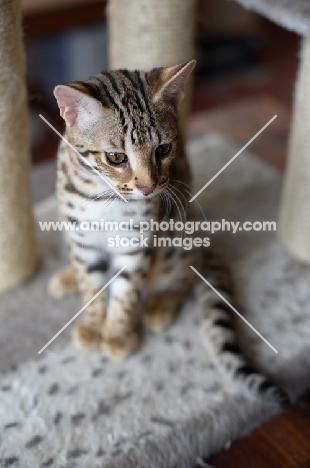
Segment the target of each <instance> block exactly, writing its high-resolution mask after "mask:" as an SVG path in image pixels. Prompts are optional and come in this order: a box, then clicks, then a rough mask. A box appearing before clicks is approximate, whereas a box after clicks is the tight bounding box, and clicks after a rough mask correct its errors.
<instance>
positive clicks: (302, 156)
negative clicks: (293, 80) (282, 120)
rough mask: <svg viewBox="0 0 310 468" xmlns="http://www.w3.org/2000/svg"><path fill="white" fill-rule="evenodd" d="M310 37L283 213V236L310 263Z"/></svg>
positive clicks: (302, 68)
mask: <svg viewBox="0 0 310 468" xmlns="http://www.w3.org/2000/svg"><path fill="white" fill-rule="evenodd" d="M309 76H310V38H305V39H303V41H302V49H301V56H300V70H299V76H298V79H297V85H296V91H295V103H294V113H293V120H292V129H291V139H290V147H289V155H288V166H287V170H286V177H285V184H284V190H283V200H282V208H281V211H280V222H279V237H280V240H281V241H282V243H283V244H284V245H285V246H286V248H287V249H288V250H289V251H290V252H291V253H292V254H293V255H294V256H295V257H297V258H299V259H301V260H304V261H307V262H310V83H309Z"/></svg>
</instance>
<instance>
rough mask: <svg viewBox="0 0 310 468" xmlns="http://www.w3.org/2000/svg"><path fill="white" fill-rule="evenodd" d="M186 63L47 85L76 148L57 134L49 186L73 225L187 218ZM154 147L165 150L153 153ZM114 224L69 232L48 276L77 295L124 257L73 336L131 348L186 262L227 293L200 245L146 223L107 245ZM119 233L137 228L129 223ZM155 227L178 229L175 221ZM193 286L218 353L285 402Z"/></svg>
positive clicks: (170, 308)
mask: <svg viewBox="0 0 310 468" xmlns="http://www.w3.org/2000/svg"><path fill="white" fill-rule="evenodd" d="M194 65H195V62H194V61H191V62H189V63H186V64H182V65H177V66H175V67H171V68H158V69H154V70H152V71H150V72H141V71H128V70H117V71H111V72H102V73H99V74H98V75H96V76H95V77H93V78H91V79H90V80H88V81H86V82H75V83H72V84H70V85H66V86H63V85H61V86H57V87H56V89H55V96H56V99H57V101H58V105H59V108H60V113H61V115H62V117H63V118H64V120H65V121H66V132H65V137H66V138H67V139H68V140H69V142H70V143H71V145H72V146H73V147H74V148H76V149H77V150H78V152H79V155H78V154H76V152H74V151H73V149H71V148H70V147H69V146H67V144H66V143H64V142H62V143H61V145H60V148H59V154H58V181H57V192H58V198H59V206H60V210H61V213H62V215H63V216H64V218H65V219H67V220H71V221H73V222H74V223H76V225H77V226H80V223H82V222H83V221H98V220H100V219H104V220H105V221H119V222H120V221H123V220H128V219H129V218H133V219H134V220H135V222H136V223H139V222H141V221H149V220H150V218H152V219H155V220H161V219H162V218H163V217H166V218H173V219H174V220H175V221H176V220H183V221H184V220H185V216H187V219H190V218H191V213H190V212H189V211H188V210H187V212H186V209H185V201H186V199H188V195H189V192H190V189H189V185H188V184H189V183H190V174H189V166H188V163H187V160H186V157H185V153H184V147H183V142H182V138H181V135H180V131H179V126H178V114H177V108H178V104H179V102H180V101H181V99H182V97H183V93H184V86H185V83H186V80H187V78H188V76H189V74H190V72H191V71H192V69H193V67H194ZM158 148H160V149H161V150H162V148H164V149H165V151H166V150H167V148H168V149H169V151H167V152H166V154H164V157H162V155H161V153H159V149H158ZM115 153H117V155H118V156H119V155H123V156H120V157H122V158H124V160H123V162H121V163H119V164H117V163H113V162H111V160H109V157H111V154H113V155H114V156H115ZM100 176H102V177H103V178H104V179H105V180H108V181H109V184H108V183H106V182H105V180H103V179H102V177H100ZM111 185H112V187H111ZM115 192H116V193H115ZM119 195H121V196H122V197H123V198H124V199H126V200H127V203H126V202H125V201H124V200H122V199H121V198H120V196H119ZM116 234H119V233H117V232H109V233H107V232H94V231H92V232H83V231H81V230H75V231H71V232H68V240H69V245H70V256H71V264H72V266H71V267H69V268H67V269H65V270H64V271H62V272H60V273H58V274H56V275H55V276H54V277H53V278H52V280H51V282H50V292H51V293H52V294H54V295H56V296H63V295H64V294H65V293H66V292H74V291H75V290H79V291H80V292H81V294H82V298H83V302H84V304H86V303H87V302H89V301H90V300H91V299H92V298H93V296H94V295H95V294H96V293H97V292H98V291H99V290H100V289H101V288H102V287H103V286H104V285H105V284H106V283H107V281H108V280H109V279H110V278H111V277H112V276H114V275H115V274H116V273H117V272H118V271H119V270H120V269H121V268H122V267H123V266H124V265H126V267H127V268H126V269H125V270H124V271H123V272H122V273H121V274H120V275H119V276H118V277H117V278H116V279H115V280H114V281H113V282H112V283H111V284H110V286H109V288H107V289H105V290H104V291H103V292H102V293H101V294H100V295H98V297H96V299H94V300H93V301H92V302H91V303H90V304H89V305H88V307H87V308H86V310H85V311H84V313H83V318H82V322H81V323H80V324H79V325H77V326H76V328H75V330H74V339H75V341H76V342H77V343H78V344H79V345H81V346H82V347H84V348H89V347H91V346H98V347H100V348H101V349H102V350H103V352H104V353H106V354H108V355H110V356H113V357H115V358H124V357H126V356H129V355H130V354H131V353H133V352H134V351H135V350H136V349H137V347H138V346H139V344H140V342H141V339H142V336H143V329H144V328H148V329H150V330H153V331H156V332H158V331H160V330H162V329H164V328H165V327H167V326H169V325H170V324H171V323H172V321H173V320H174V318H175V316H176V315H177V312H178V310H179V308H180V307H181V305H182V303H183V301H184V299H185V297H186V296H187V294H188V292H189V290H190V289H191V288H192V286H193V285H194V283H197V282H200V280H199V279H198V278H197V276H196V275H195V273H194V272H193V270H192V269H190V268H189V266H190V265H193V266H195V267H196V268H197V269H200V270H201V271H202V272H204V274H205V275H206V276H207V277H209V278H210V281H211V282H212V283H213V284H214V286H215V287H217V288H218V289H219V290H221V291H222V292H223V291H224V293H225V294H226V295H227V296H228V297H229V300H232V297H231V295H230V292H229V290H228V289H227V287H226V286H225V283H226V276H225V274H223V272H222V268H221V267H220V266H219V264H216V263H214V262H213V260H211V259H209V260H208V257H206V259H204V258H203V255H202V253H201V252H202V251H201V249H192V250H184V249H182V248H171V247H162V248H155V247H152V242H151V241H152V236H153V233H151V232H149V233H148V234H147V235H148V244H149V247H147V248H146V247H141V246H139V247H134V248H133V247H127V248H126V247H123V248H120V247H119V248H115V247H114V248H107V242H108V237H111V236H112V237H114V236H115V235H116ZM122 234H123V235H125V236H126V237H129V238H130V237H132V236H137V232H135V231H128V232H123V233H122ZM156 234H157V235H158V236H160V235H161V236H163V237H167V235H169V236H170V237H173V236H177V237H179V236H180V233H179V232H177V231H176V232H174V231H169V233H167V232H162V233H156ZM144 236H146V233H144ZM201 288H202V290H201V291H200V292H199V294H198V297H199V300H200V303H201V305H202V309H203V317H204V328H205V329H207V336H208V337H210V341H211V342H212V343H213V350H214V352H215V355H216V357H217V359H218V360H219V362H221V363H222V364H223V367H224V368H226V370H228V371H229V372H232V373H233V374H235V375H236V376H239V377H240V378H242V379H246V380H248V381H249V387H251V388H252V389H253V388H255V389H256V391H257V392H258V393H259V392H268V393H270V394H272V396H273V397H274V398H275V399H277V400H278V401H279V402H280V404H283V403H285V402H286V401H287V400H286V396H285V393H284V392H282V390H280V389H278V388H277V387H276V386H275V385H274V384H273V383H271V382H269V381H267V380H266V379H265V378H264V377H263V376H261V375H260V374H258V373H256V372H255V371H254V370H252V369H251V368H250V367H249V366H248V364H247V363H246V360H245V358H244V356H243V354H242V352H241V350H240V349H239V347H238V346H237V344H236V340H235V332H234V330H233V325H232V317H231V310H230V309H229V308H228V307H227V306H226V305H225V303H223V302H222V301H221V300H220V299H219V298H218V297H217V296H216V295H215V294H214V293H212V291H210V290H208V288H207V287H206V286H205V285H204V284H202V285H201ZM223 288H224V289H223ZM225 288H226V289H225Z"/></svg>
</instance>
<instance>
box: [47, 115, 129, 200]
mask: <svg viewBox="0 0 310 468" xmlns="http://www.w3.org/2000/svg"><path fill="white" fill-rule="evenodd" d="M39 117H41V119H42V120H44V122H45V123H47V125H48V126H49V127H51V129H53V130H54V132H55V133H57V135H58V136H59V137H60V138H61V139H62V140H63V141H64V142H65V143H67V145H68V146H70V148H71V149H72V150H73V151H74V152H75V153H76V154H78V155H79V156H80V158H82V159H83V161H84V162H85V163H86V164H88V165H89V167H90V168H91V169H92V170H93V171H94V172H95V173H96V174H97V175H98V176H99V177H101V179H102V180H104V182H105V183H106V184H108V185H109V187H111V188H112V189H113V190H114V192H115V193H116V194H117V195H118V196H119V197H120V198H121V199H122V200H123V201H124V202H126V203H127V201H128V200H126V198H124V197H123V196H122V195H121V194H120V193H119V192H118V191H117V190H116V189H115V187H113V185H112V184H111V182H110V181H109V179H107V178H106V177H104V176H103V175H102V174H100V172H99V171H97V169H95V168H94V167H93V166H92V165H91V164H90V162H89V161H87V158H84V156H83V155H82V154H81V153H80V152H79V151H78V150H77V149H76V148H74V146H72V145H71V143H70V142H69V141H68V140H67V139H66V138H65V137H64V136H63V135H62V134H61V133H59V132H58V130H56V128H55V127H53V125H52V124H51V123H50V122H49V121H48V120H46V118H45V117H43V115H42V114H39Z"/></svg>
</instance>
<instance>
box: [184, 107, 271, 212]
mask: <svg viewBox="0 0 310 468" xmlns="http://www.w3.org/2000/svg"><path fill="white" fill-rule="evenodd" d="M276 118H277V115H274V116H273V117H272V119H270V120H269V122H267V123H266V125H264V126H263V128H261V129H260V131H259V132H257V133H256V135H254V136H253V138H251V140H250V141H248V142H247V144H246V145H244V147H243V148H241V150H240V151H238V153H237V154H235V156H234V157H232V158H231V160H230V161H228V163H226V164H225V166H223V167H222V169H220V170H219V171H218V172H217V173H216V174H215V176H213V177H212V179H211V180H209V182H207V183H206V185H204V186H203V187H202V189H200V190H199V192H197V193H196V195H195V196H194V197H193V198H191V199H190V200H189V202H190V203H191V202H192V201H194V200H195V198H196V197H198V195H200V194H201V192H203V191H204V189H206V188H207V187H208V186H209V185H210V184H211V183H212V182H213V181H214V180H215V179H216V178H217V176H219V175H220V174H221V172H223V171H224V170H225V169H226V167H228V166H229V164H231V163H232V162H233V161H234V160H235V159H236V158H237V157H238V156H239V154H241V153H242V151H243V150H245V148H247V147H248V146H249V145H250V144H251V143H252V141H254V140H255V138H257V137H258V135H260V134H261V133H262V132H263V131H264V130H265V128H267V127H268V125H270V124H271V122H273V121H274V119H276Z"/></svg>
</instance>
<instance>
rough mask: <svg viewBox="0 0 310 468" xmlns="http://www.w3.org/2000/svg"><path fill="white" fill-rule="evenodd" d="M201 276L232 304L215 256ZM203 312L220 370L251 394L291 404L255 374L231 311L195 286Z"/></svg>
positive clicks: (223, 269) (283, 405)
mask: <svg viewBox="0 0 310 468" xmlns="http://www.w3.org/2000/svg"><path fill="white" fill-rule="evenodd" d="M201 274H202V276H204V278H205V279H206V280H207V281H209V282H210V284H212V286H213V287H214V288H215V289H216V290H217V291H218V292H219V293H220V294H221V295H222V296H224V297H225V299H226V300H227V301H228V302H229V303H230V304H232V305H233V288H232V283H231V275H230V274H229V272H228V270H227V268H226V267H224V265H223V263H222V262H221V260H220V259H219V258H218V257H216V256H213V255H212V256H211V257H209V256H208V258H207V265H206V266H205V267H204V269H203V271H201ZM197 292H198V298H199V302H200V305H201V309H202V311H203V312H202V317H203V325H202V326H203V328H204V333H205V334H206V336H207V337H208V339H209V340H210V343H211V348H212V350H213V352H214V354H215V359H216V360H217V361H218V363H219V364H220V366H221V367H222V369H223V370H224V371H226V372H228V373H229V374H230V375H231V376H232V377H233V378H234V379H236V380H240V379H241V380H243V381H245V382H246V385H247V387H248V389H249V391H250V393H251V394H253V393H254V395H255V394H256V395H257V396H259V397H262V398H264V399H267V400H269V401H271V402H274V403H276V404H277V405H278V406H279V408H281V409H284V408H286V407H287V406H289V404H290V399H289V396H288V394H287V393H286V392H285V391H284V390H283V389H281V388H280V387H278V386H277V385H276V384H275V383H274V382H272V381H271V380H269V379H268V378H267V377H265V376H263V375H262V374H260V373H259V372H258V371H256V370H255V369H254V368H253V367H252V366H251V365H249V363H248V362H247V359H246V357H245V355H244V354H243V351H242V350H241V348H240V347H239V345H238V343H237V338H236V332H235V329H234V315H235V314H234V312H233V310H232V309H231V308H230V307H229V305H228V304H226V303H225V302H224V301H223V300H222V299H221V298H220V297H219V296H218V295H217V294H216V293H215V292H214V291H212V289H210V288H209V286H207V285H206V284H205V283H203V282H201V283H199V285H198V286H197Z"/></svg>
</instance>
